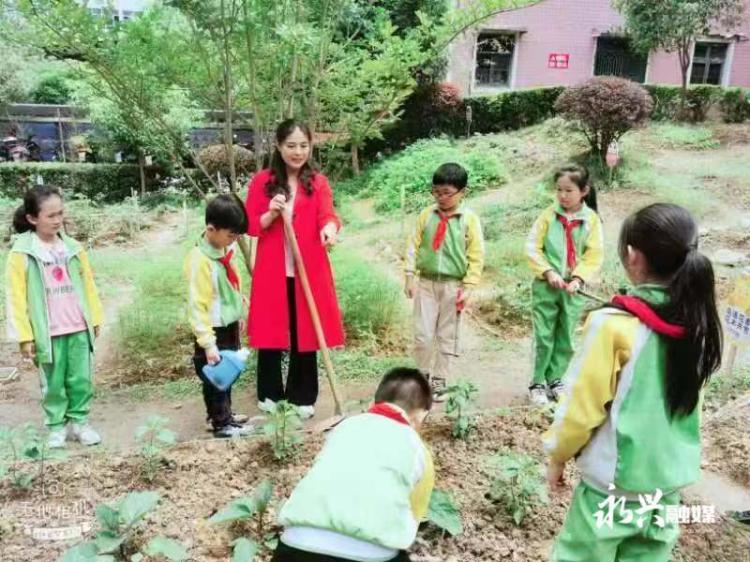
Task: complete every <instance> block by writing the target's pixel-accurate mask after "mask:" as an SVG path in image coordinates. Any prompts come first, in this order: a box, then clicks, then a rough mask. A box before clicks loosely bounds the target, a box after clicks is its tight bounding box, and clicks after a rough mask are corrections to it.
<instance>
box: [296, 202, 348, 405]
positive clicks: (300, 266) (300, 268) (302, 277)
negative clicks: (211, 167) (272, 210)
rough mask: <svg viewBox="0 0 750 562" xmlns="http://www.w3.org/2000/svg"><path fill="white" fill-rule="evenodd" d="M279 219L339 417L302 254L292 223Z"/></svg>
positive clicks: (335, 390)
mask: <svg viewBox="0 0 750 562" xmlns="http://www.w3.org/2000/svg"><path fill="white" fill-rule="evenodd" d="M281 217H282V220H283V221H284V233H285V234H286V239H287V242H289V246H290V247H291V248H292V256H294V263H295V265H296V266H297V273H298V274H299V281H300V284H301V285H302V292H303V293H304V294H305V300H306V301H307V308H308V310H309V311H310V317H311V318H312V323H313V327H314V328H315V336H316V337H317V339H318V346H319V347H320V351H321V353H322V354H323V364H324V365H325V369H326V376H327V378H328V383H329V384H330V385H331V394H333V402H334V404H335V413H336V415H337V416H340V415H343V413H344V410H343V408H342V406H341V398H340V397H339V392H338V388H337V387H336V374H335V373H334V370H333V363H332V362H331V356H330V354H329V353H328V346H327V345H326V338H325V334H323V326H322V325H321V323H320V316H319V315H318V307H317V305H316V304H315V299H314V298H313V294H312V290H311V289H310V281H309V279H308V277H307V270H306V269H305V262H303V261H302V254H301V253H300V251H299V244H297V237H296V236H295V234H294V227H293V226H292V221H291V219H290V217H289V215H287V214H286V213H281Z"/></svg>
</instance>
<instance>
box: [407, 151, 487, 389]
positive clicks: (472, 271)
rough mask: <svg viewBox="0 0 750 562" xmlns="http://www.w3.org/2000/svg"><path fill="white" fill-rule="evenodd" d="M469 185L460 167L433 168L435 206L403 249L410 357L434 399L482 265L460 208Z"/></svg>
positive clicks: (474, 229)
mask: <svg viewBox="0 0 750 562" xmlns="http://www.w3.org/2000/svg"><path fill="white" fill-rule="evenodd" d="M467 183H468V174H467V173H466V170H464V169H463V168H462V167H461V166H460V165H458V164H453V163H449V164H443V165H442V166H440V167H439V168H438V169H437V171H436V172H435V174H434V175H433V176H432V196H433V197H434V198H435V204H434V205H430V206H429V207H427V208H426V209H424V210H423V211H422V212H421V213H419V216H418V217H417V224H416V225H415V228H414V230H413V232H412V234H411V236H410V238H409V242H408V244H407V250H406V259H405V262H406V266H405V272H406V283H405V286H404V292H405V293H406V296H407V297H408V298H410V299H411V298H413V299H414V356H415V360H416V362H417V365H418V367H419V368H420V370H421V371H422V372H423V373H425V374H426V375H427V377H428V378H429V380H430V385H431V387H432V390H433V393H434V395H435V399H436V400H438V401H439V400H440V398H439V396H440V394H441V391H442V390H443V389H444V388H445V386H446V381H447V379H448V377H449V372H450V362H451V359H452V358H453V357H456V356H458V355H459V351H460V347H459V344H460V341H459V334H460V326H461V311H462V310H463V308H464V306H465V305H466V304H467V303H468V302H469V301H470V298H471V295H472V292H473V291H474V290H475V289H476V287H477V285H478V284H479V280H480V278H481V275H482V268H483V266H484V239H483V237H482V227H481V225H480V223H479V217H478V216H477V214H476V213H474V212H473V211H472V210H470V209H468V208H466V207H465V206H464V205H463V204H462V200H463V197H464V194H465V191H464V190H465V189H466V184H467ZM415 278H418V279H415Z"/></svg>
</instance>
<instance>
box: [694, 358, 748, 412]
mask: <svg viewBox="0 0 750 562" xmlns="http://www.w3.org/2000/svg"><path fill="white" fill-rule="evenodd" d="M738 360H739V358H738ZM724 368H726V366H725V367H724ZM748 392H750V365H748V364H744V365H736V366H735V368H734V371H733V372H732V374H731V375H728V374H727V373H726V372H719V373H716V374H714V375H713V376H712V377H711V380H710V381H709V383H708V386H707V388H706V393H705V400H706V402H707V403H708V404H710V405H712V406H716V407H718V406H721V405H723V404H725V403H726V402H728V401H730V400H734V399H735V398H737V397H739V396H742V395H743V394H746V393H748Z"/></svg>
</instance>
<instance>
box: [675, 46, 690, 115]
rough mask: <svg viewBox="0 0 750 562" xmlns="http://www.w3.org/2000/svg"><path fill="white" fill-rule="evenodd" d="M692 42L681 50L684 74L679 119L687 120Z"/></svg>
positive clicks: (680, 57) (681, 68)
mask: <svg viewBox="0 0 750 562" xmlns="http://www.w3.org/2000/svg"><path fill="white" fill-rule="evenodd" d="M691 45H692V44H691V42H690V41H686V42H684V43H683V44H682V46H681V47H680V49H679V53H678V57H679V60H680V72H681V73H682V76H681V78H682V83H681V86H682V90H681V92H680V115H679V117H678V118H679V119H681V120H682V119H687V117H688V115H687V111H688V107H687V95H688V71H689V70H690V47H691Z"/></svg>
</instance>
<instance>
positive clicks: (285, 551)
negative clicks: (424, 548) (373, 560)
mask: <svg viewBox="0 0 750 562" xmlns="http://www.w3.org/2000/svg"><path fill="white" fill-rule="evenodd" d="M271 562H352V561H351V560H349V559H347V558H339V557H337V556H328V555H326V554H315V553H314V552H307V551H305V550H299V549H297V548H293V547H291V546H287V545H285V544H284V543H283V542H281V541H279V546H277V547H276V552H274V553H273V558H271ZM388 562H411V559H410V558H409V553H408V552H406V551H404V550H402V551H401V552H399V554H398V556H396V557H395V558H392V559H391V560H389V561H388Z"/></svg>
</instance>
